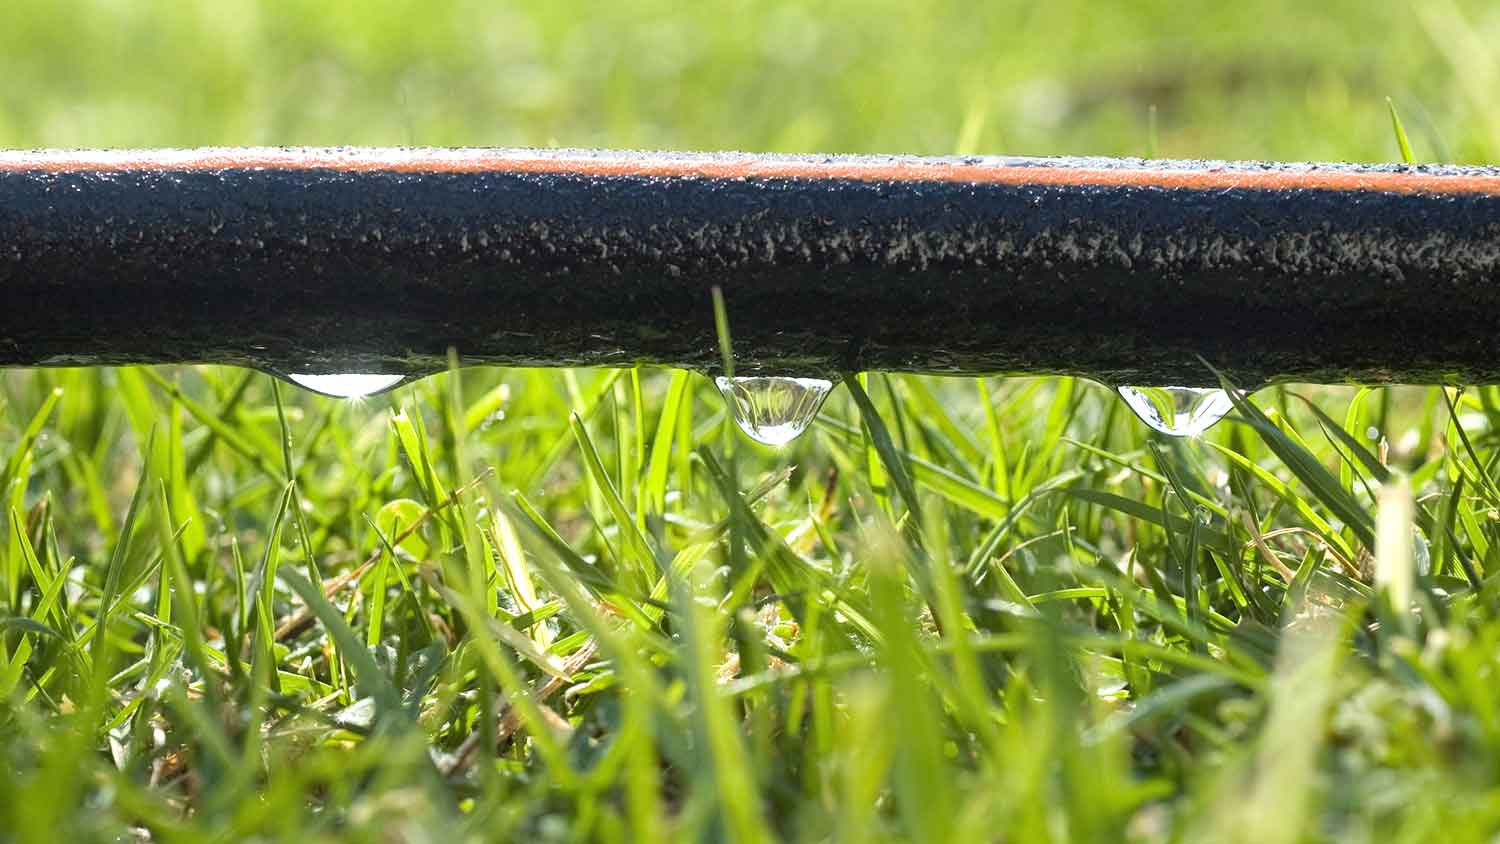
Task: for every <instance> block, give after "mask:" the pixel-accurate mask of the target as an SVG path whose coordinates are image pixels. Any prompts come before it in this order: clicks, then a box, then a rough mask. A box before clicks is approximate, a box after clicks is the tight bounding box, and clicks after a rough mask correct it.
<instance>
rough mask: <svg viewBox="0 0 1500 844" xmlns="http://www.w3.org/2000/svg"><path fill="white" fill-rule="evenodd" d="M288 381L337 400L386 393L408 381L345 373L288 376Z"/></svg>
mask: <svg viewBox="0 0 1500 844" xmlns="http://www.w3.org/2000/svg"><path fill="white" fill-rule="evenodd" d="M286 378H287V380H288V381H291V382H292V383H293V384H296V385H297V386H299V387H302V388H304V389H308V390H312V391H313V392H314V393H318V394H320V395H324V396H331V397H333V398H336V399H357V398H363V397H364V396H371V395H374V394H376V393H381V392H385V391H386V390H389V389H391V388H393V387H395V386H397V385H399V384H400V383H401V382H403V381H405V380H406V376H405V375H392V374H389V373H378V372H377V373H355V372H351V373H345V374H342V375H288V376H286Z"/></svg>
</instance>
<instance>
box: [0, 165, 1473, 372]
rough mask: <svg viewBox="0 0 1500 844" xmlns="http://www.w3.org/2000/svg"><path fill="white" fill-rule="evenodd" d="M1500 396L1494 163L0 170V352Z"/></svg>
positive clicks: (302, 365)
mask: <svg viewBox="0 0 1500 844" xmlns="http://www.w3.org/2000/svg"><path fill="white" fill-rule="evenodd" d="M715 286H717V287H719V288H721V289H722V290H723V292H724V297H725V301H726V303H727V306H728V313H729V317H730V323H731V326H732V329H733V335H734V350H735V354H736V367H737V369H738V371H740V372H742V373H746V374H750V373H756V372H760V373H785V374H802V375H826V374H831V373H835V372H850V371H859V370H867V369H870V370H900V371H920V372H940V373H974V374H977V373H1070V374H1078V375H1085V376H1089V377H1092V378H1096V379H1099V380H1101V381H1105V382H1108V383H1116V384H1122V383H1123V384H1155V385H1167V384H1172V385H1202V384H1210V383H1213V382H1214V380H1215V379H1214V377H1213V375H1212V374H1211V372H1210V370H1209V368H1208V367H1207V366H1206V365H1205V362H1206V363H1207V364H1211V365H1212V366H1214V367H1217V368H1219V369H1221V370H1222V371H1223V372H1224V373H1225V374H1227V375H1228V376H1229V377H1230V378H1231V379H1233V380H1235V381H1236V382H1237V383H1240V384H1244V385H1255V384H1260V383H1264V382H1266V381H1270V380H1300V381H1320V382H1337V381H1349V380H1353V381H1369V382H1386V381H1399V382H1471V383H1472V382H1493V381H1500V170H1497V169H1489V168H1457V167H1400V166H1351V165H1306V164H1257V163H1224V162H1159V161H1141V160H1112V159H1109V160H1106V159H1011V158H964V159H921V158H908V157H839V156H750V155H706V154H703V155H700V154H681V153H610V152H591V151H576V150H565V151H526V150H358V149H354V150H329V149H289V150H256V149H247V150H197V151H170V150H168V151H144V152H139V151H119V152H110V151H82V152H13V153H0V365H9V366H33V365H76V364H122V363H168V362H204V363H233V364H242V365H249V366H256V367H260V368H264V369H270V370H274V371H280V372H288V371H296V372H408V373H425V372H430V371H433V370H435V369H440V368H442V367H443V366H445V361H446V357H447V352H448V349H449V348H453V349H455V350H456V351H457V352H458V354H459V356H460V358H461V359H462V360H463V361H464V362H465V363H496V364H512V365H547V366H551V365H569V366H572V365H608V366H619V365H627V364H632V363H645V364H659V365H670V366H683V367H691V368H696V369H702V370H706V371H712V370H714V369H715V368H716V367H717V364H718V361H719V359H720V358H719V350H718V346H717V341H716V337H715V332H714V318H713V309H712V305H711V293H710V291H711V289H712V288H713V287H715Z"/></svg>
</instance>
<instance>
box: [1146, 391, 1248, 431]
mask: <svg viewBox="0 0 1500 844" xmlns="http://www.w3.org/2000/svg"><path fill="white" fill-rule="evenodd" d="M1119 391H1120V397H1121V398H1123V399H1125V404H1126V405H1128V406H1129V407H1130V409H1131V410H1132V411H1133V412H1134V413H1135V415H1136V416H1138V417H1140V420H1141V421H1142V422H1145V423H1146V424H1147V425H1149V426H1151V427H1152V428H1153V429H1155V430H1157V431H1160V432H1162V433H1163V434H1167V435H1169V436H1173V437H1196V436H1198V435H1199V434H1201V433H1203V432H1204V431H1207V430H1208V429H1209V428H1211V427H1213V424H1214V423H1215V422H1218V421H1219V420H1220V419H1223V418H1224V416H1225V415H1226V414H1228V413H1229V411H1231V410H1233V409H1234V404H1233V403H1232V402H1231V401H1230V400H1229V394H1228V393H1226V392H1224V391H1223V390H1219V389H1215V388H1209V387H1121V388H1119Z"/></svg>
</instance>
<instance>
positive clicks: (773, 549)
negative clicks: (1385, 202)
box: [0, 369, 1500, 841]
mask: <svg viewBox="0 0 1500 844" xmlns="http://www.w3.org/2000/svg"><path fill="white" fill-rule="evenodd" d="M5 385H6V397H7V408H8V411H7V418H8V419H10V420H13V422H12V424H11V427H10V428H9V429H8V431H7V434H6V437H7V441H8V442H11V443H13V446H12V447H11V449H10V453H9V455H8V456H7V461H6V464H5V473H6V474H5V480H6V485H5V489H6V490H7V500H8V508H9V514H10V517H9V520H8V528H9V530H8V537H7V540H6V542H5V544H4V545H3V546H0V547H3V549H4V556H3V557H0V572H3V573H4V578H5V579H4V581H3V584H0V586H3V591H4V595H5V598H6V607H7V610H6V613H5V616H4V619H3V629H4V633H3V643H4V650H3V653H0V693H3V699H4V700H5V701H6V703H5V705H4V708H3V711H0V734H3V736H4V740H3V742H0V753H3V754H4V755H5V756H6V760H5V764H6V765H7V766H8V769H9V770H11V771H12V772H13V773H12V775H11V778H10V780H9V785H8V788H7V789H6V790H5V794H6V797H5V798H4V802H3V804H0V812H3V815H4V817H5V819H6V821H7V823H6V824H5V826H4V828H5V829H7V830H10V831H11V834H12V835H14V836H15V837H16V839H17V840H24V839H32V840H36V839H37V838H38V837H40V836H46V837H48V838H49V839H54V840H55V838H57V837H66V838H69V839H73V840H91V839H100V840H102V839H111V840H115V839H118V838H119V837H121V836H127V837H129V836H134V837H136V838H149V839H150V840H162V841H171V840H204V839H207V838H216V837H217V838H224V839H232V840H241V839H255V840H282V839H286V840H291V839H298V840H307V839H309V838H313V839H316V838H319V837H322V838H329V839H335V838H336V839H341V840H345V839H362V838H368V839H372V840H373V839H379V840H390V839H392V838H394V839H397V840H423V839H424V838H425V837H430V836H436V835H443V836H449V837H454V838H455V839H457V840H505V839H510V838H514V837H517V836H527V837H532V838H540V839H543V840H662V839H663V838H673V839H680V840H698V839H711V840H735V841H740V840H756V841H771V840H787V841H824V840H850V841H874V840H922V841H945V840H952V841H970V840H1025V841H1030V840H1120V839H1121V838H1124V839H1126V840H1141V841H1149V840H1163V839H1166V838H1184V839H1195V838H1197V837H1203V838H1214V839H1216V840H1222V839H1225V838H1229V839H1235V838H1242V839H1243V840H1256V841H1265V840H1285V841H1293V840H1306V839H1307V838H1309V837H1314V838H1315V837H1318V836H1319V835H1327V836H1330V837H1339V838H1341V839H1344V840H1348V839H1351V838H1352V839H1358V838H1361V837H1365V838H1372V839H1373V838H1375V837H1377V836H1380V837H1382V839H1384V835H1385V833H1389V832H1390V831H1391V830H1392V829H1398V830H1403V831H1409V832H1410V834H1411V836H1412V837H1413V838H1418V837H1426V835H1427V834H1430V833H1431V832H1433V831H1436V830H1439V829H1442V830H1444V831H1446V832H1448V833H1450V834H1452V833H1453V831H1454V830H1474V831H1475V837H1476V838H1478V837H1481V836H1482V834H1483V831H1484V830H1488V829H1490V828H1491V824H1493V822H1494V821H1493V819H1492V815H1493V808H1492V806H1493V803H1492V799H1491V794H1492V792H1491V790H1490V789H1491V785H1490V784H1491V783H1493V782H1494V778H1495V775H1496V772H1495V769H1494V759H1496V758H1500V756H1496V754H1495V751H1496V750H1497V746H1496V745H1497V743H1500V728H1497V727H1496V725H1497V724H1500V721H1497V720H1496V719H1495V718H1493V717H1491V714H1492V710H1493V708H1494V707H1493V705H1492V701H1491V700H1490V699H1489V698H1490V696H1489V694H1488V692H1487V689H1488V683H1487V679H1486V678H1487V677H1488V676H1489V674H1490V673H1491V672H1492V670H1493V665H1492V662H1493V660H1494V655H1495V653H1496V652H1497V651H1496V650H1495V648H1494V647H1493V645H1494V643H1495V640H1496V638H1497V637H1500V621H1497V619H1496V618H1495V614H1494V609H1493V608H1494V606H1495V595H1494V594H1493V592H1494V590H1493V589H1492V588H1491V585H1490V581H1489V579H1488V578H1489V576H1490V574H1489V573H1490V572H1493V571H1494V560H1493V559H1492V558H1491V550H1490V549H1491V548H1492V547H1494V540H1495V528H1494V525H1495V524H1496V516H1495V513H1496V512H1497V505H1500V497H1497V496H1496V495H1495V493H1494V486H1495V485H1494V482H1493V481H1492V480H1490V465H1491V462H1492V460H1491V455H1492V453H1493V450H1494V437H1493V435H1492V434H1490V433H1488V432H1489V431H1492V430H1495V429H1496V423H1500V418H1497V416H1500V401H1497V399H1500V394H1496V393H1495V391H1494V390H1493V389H1492V388H1484V389H1479V390H1470V391H1466V392H1462V393H1453V392H1444V391H1442V390H1439V389H1437V388H1433V389H1428V390H1419V389H1412V388H1406V389H1379V390H1370V389H1366V390H1361V391H1358V392H1356V393H1354V394H1353V395H1352V400H1351V397H1350V396H1349V395H1348V393H1347V391H1340V390H1332V389H1321V390H1317V391H1316V392H1314V393H1313V394H1310V395H1307V396H1303V395H1301V394H1299V393H1296V392H1293V391H1291V390H1286V389H1281V388H1274V389H1271V390H1268V391H1262V392H1261V393H1260V394H1258V395H1257V396H1256V397H1254V399H1253V400H1250V401H1245V400H1239V401H1237V402H1236V404H1237V406H1238V412H1237V414H1236V415H1235V416H1233V417H1231V419H1230V420H1229V421H1226V422H1224V423H1222V424H1221V425H1220V426H1219V427H1217V428H1215V429H1213V430H1212V431H1211V432H1210V433H1209V434H1208V435H1206V436H1205V437H1203V438H1202V439H1199V440H1173V439H1166V438H1161V437H1159V436H1157V435H1149V436H1148V434H1147V433H1146V429H1145V428H1144V427H1143V426H1140V425H1139V424H1138V423H1136V422H1135V420H1134V419H1132V418H1131V417H1129V416H1128V413H1127V412H1126V411H1125V410H1124V408H1123V405H1122V404H1121V403H1120V402H1119V401H1118V400H1117V398H1116V397H1115V396H1114V395H1113V393H1112V392H1110V391H1108V390H1106V389H1103V388H1099V387H1097V386H1095V385H1091V384H1088V383H1085V382H1075V381H1070V380H1012V381H991V380H985V381H978V382H976V381H973V380H952V379H949V380H943V379H929V378H921V377H915V376H901V377H888V376H871V377H868V378H865V377H861V378H852V379H849V380H847V381H846V382H845V385H844V388H843V389H841V390H839V391H837V392H836V393H835V394H834V396H833V397H832V398H831V399H830V401H829V403H828V405H827V406H826V407H825V408H824V411H823V415H822V417H821V418H820V420H819V423H818V426H817V428H816V429H815V432H814V433H811V434H809V435H807V436H806V437H804V438H803V439H801V440H798V441H797V442H796V443H795V444H794V445H793V446H792V447H790V448H789V449H788V450H785V451H781V452H776V451H772V450H769V449H761V448H759V447H756V446H752V445H751V444H750V443H749V442H748V441H747V440H743V439H738V438H737V435H735V434H733V433H731V432H729V431H726V428H725V426H724V424H723V421H724V412H725V411H724V408H723V405H722V402H721V401H720V400H719V397H718V396H717V393H716V391H715V390H714V388H713V386H712V384H710V383H709V382H708V381H707V379H704V378H702V377H701V376H696V375H688V374H681V373H677V374H672V373H658V372H651V371H642V370H616V371H584V372H563V373H561V375H560V376H559V375H558V374H556V373H552V372H545V371H529V370H516V371H492V370H465V371H456V372H453V373H446V374H442V375H438V376H435V377H433V378H430V379H427V380H424V381H422V382H419V383H418V384H416V385H414V386H411V387H407V388H403V389H400V390H398V391H396V392H394V393H391V394H388V395H386V396H381V397H376V398H372V399H369V400H366V401H363V402H344V401H337V400H330V399H324V398H319V397H315V396H312V395H310V394H305V393H301V392H300V391H292V392H285V391H283V390H282V389H278V388H277V387H276V385H275V384H274V383H273V382H272V380H271V379H269V378H268V377H266V376H261V375H256V374H246V373H241V372H235V371H232V370H217V369H197V370H193V369H182V370H155V371H148V370H133V369H121V370H61V371H38V372H32V373H26V374H21V375H12V376H9V377H8V378H7V379H6V381H5ZM104 397H108V400H104ZM1338 402H1342V403H1343V404H1344V405H1345V407H1344V410H1343V412H1342V415H1343V416H1344V420H1343V421H1342V422H1338V421H1335V420H1334V418H1333V416H1332V415H1330V412H1329V409H1330V408H1332V407H1333V406H1334V405H1335V404H1336V403H1338ZM1020 408H1038V409H1040V410H1041V411H1043V412H1036V413H1023V412H1018V409H1020ZM200 417H201V418H200ZM210 418H211V419H213V420H216V421H215V423H214V424H213V425H210V424H208V423H207V422H205V421H202V420H203V419H210ZM1371 431H1373V432H1375V433H1374V436H1373V438H1372V434H1371ZM1463 443H1466V445H1462V444H1463ZM1406 489H1410V490H1415V493H1416V494H1415V498H1414V499H1413V498H1412V497H1411V496H1410V493H1406V492H1402V490H1406ZM1383 490H1384V491H1386V492H1383ZM1392 491H1393V492H1392ZM1403 495H1405V496H1407V497H1406V498H1405V500H1406V501H1407V502H1408V503H1406V504H1405V505H1400V504H1399V502H1400V501H1401V500H1403V499H1402V498H1401V496H1403ZM1392 501H1396V502H1398V503H1397V504H1391V503H1390V502H1392ZM121 514H123V515H121ZM1377 525H1378V526H1379V530H1378V534H1379V537H1380V539H1379V541H1378V542H1377V540H1376V533H1377V531H1376V526H1377ZM1391 537H1396V539H1394V540H1392V539H1391ZM1403 537H1404V538H1405V539H1404V540H1403V539H1402V538H1403ZM1403 541H1407V542H1409V544H1410V546H1411V547H1409V548H1406V547H1402V545H1401V543H1402V542H1403ZM1393 543H1394V544H1393ZM1393 572H1394V573H1393ZM1392 584H1399V585H1392ZM1392 596H1396V597H1394V598H1393V597H1392ZM1492 722H1494V723H1492ZM1433 794H1441V795H1442V797H1441V799H1422V796H1423V795H1427V796H1429V798H1430V796H1431V795H1433ZM77 807H85V808H86V811H79V810H78V809H77Z"/></svg>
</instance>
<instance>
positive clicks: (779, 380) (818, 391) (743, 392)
mask: <svg viewBox="0 0 1500 844" xmlns="http://www.w3.org/2000/svg"><path fill="white" fill-rule="evenodd" d="M714 383H715V384H717V385H719V392H721V393H723V394H724V401H726V402H728V403H729V411H730V413H732V414H733V415H734V421H735V423H736V424H738V425H739V426H740V430H741V431H744V432H745V435H746V436H748V437H749V438H750V439H752V440H755V441H756V442H758V443H764V444H766V445H777V446H780V445H786V444H787V443H789V442H791V441H792V440H794V439H796V438H797V437H798V436H800V435H801V434H802V432H803V431H806V430H807V426H809V425H811V424H812V421H813V420H814V419H816V418H817V416H818V408H820V407H822V406H823V399H826V398H828V393H829V391H830V390H832V389H833V382H832V381H825V380H823V379H822V378H786V377H781V376H763V375H757V376H753V377H746V378H725V377H723V376H720V377H718V378H715V379H714Z"/></svg>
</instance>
